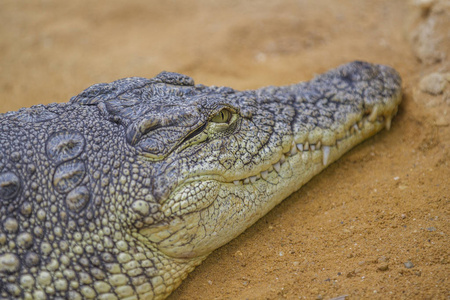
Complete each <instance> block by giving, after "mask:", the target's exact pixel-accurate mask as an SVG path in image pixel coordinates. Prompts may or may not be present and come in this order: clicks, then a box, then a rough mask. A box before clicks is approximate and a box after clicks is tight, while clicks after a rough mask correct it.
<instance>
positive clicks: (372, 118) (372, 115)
mask: <svg viewBox="0 0 450 300" xmlns="http://www.w3.org/2000/svg"><path fill="white" fill-rule="evenodd" d="M377 115H378V106H375V107H374V108H373V110H372V112H371V113H370V115H369V121H370V122H372V123H373V122H375V120H376V119H377Z"/></svg>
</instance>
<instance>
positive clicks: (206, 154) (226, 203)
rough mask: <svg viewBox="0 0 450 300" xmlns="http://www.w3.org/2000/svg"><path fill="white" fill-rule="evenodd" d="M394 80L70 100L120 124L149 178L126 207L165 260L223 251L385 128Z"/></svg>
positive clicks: (182, 88) (363, 68) (181, 79)
mask: <svg viewBox="0 0 450 300" xmlns="http://www.w3.org/2000/svg"><path fill="white" fill-rule="evenodd" d="M400 85H401V81H400V77H399V76H398V74H397V73H396V72H395V71H394V70H393V69H391V68H389V67H386V66H379V65H371V64H368V63H362V62H354V63H351V64H348V65H345V66H342V67H340V68H338V69H335V70H333V71H331V72H328V73H326V74H324V75H321V76H318V77H317V78H315V79H314V80H312V81H310V82H307V83H301V84H297V85H292V86H287V87H267V88H262V89H259V90H252V91H235V90H233V89H230V88H223V87H205V86H202V85H194V81H193V80H192V79H191V78H189V77H187V76H184V75H181V74H176V73H168V72H163V73H161V74H159V75H158V76H156V77H155V78H154V79H151V80H146V79H141V78H128V79H123V80H119V81H116V82H113V83H111V84H109V85H95V86H93V87H91V88H89V89H87V90H86V91H84V92H83V93H82V94H80V95H79V96H77V97H75V98H73V99H72V102H73V103H81V104H91V105H92V104H96V105H98V106H99V108H101V110H102V111H103V113H104V115H105V116H106V117H107V118H109V119H111V120H114V121H115V122H117V123H119V124H121V125H122V126H123V127H124V130H125V138H126V140H127V142H128V144H129V145H130V146H133V147H135V148H136V149H137V150H138V155H139V159H140V160H141V161H142V164H143V165H144V167H147V168H148V169H149V173H150V174H151V176H150V177H151V188H150V189H149V195H148V198H147V199H151V201H150V203H149V202H148V201H145V200H137V201H135V202H133V203H131V204H130V205H131V207H132V209H133V210H134V211H135V212H136V213H137V215H139V216H140V217H139V218H136V220H135V222H134V225H135V226H136V227H137V228H138V231H137V232H138V234H139V235H141V236H142V238H143V239H144V240H147V241H148V242H149V243H152V244H154V245H155V246H156V247H157V248H158V249H159V250H160V251H161V252H163V253H164V254H166V255H167V256H169V257H176V258H193V257H201V256H204V255H207V254H208V253H210V252H211V251H213V250H214V249H216V248H218V247H220V246H221V245H223V244H225V243H227V242H228V241H230V240H231V239H233V238H234V237H236V236H237V235H239V234H240V233H241V232H243V231H244V230H245V229H246V228H248V227H249V226H250V225H251V224H253V223H254V222H256V221H257V220H258V219H259V218H260V217H261V216H263V215H264V214H266V213H267V212H268V211H269V210H270V209H271V208H273V207H274V206H275V205H276V204H278V203H279V202H280V201H281V200H283V199H284V198H285V197H287V196H288V195H289V194H291V193H292V192H294V191H296V190H297V189H299V188H300V186H302V185H303V184H304V183H305V182H307V181H308V180H309V179H310V178H311V177H312V176H314V175H315V174H317V173H318V172H320V171H321V170H322V169H324V167H326V166H327V165H328V164H330V163H331V162H333V161H334V160H336V159H337V158H338V157H340V156H341V155H342V154H343V153H345V152H346V151H347V150H348V149H350V148H351V147H353V146H354V145H356V144H358V143H360V142H361V141H363V140H364V139H366V138H367V137H369V136H371V135H373V134H374V133H376V132H377V131H379V130H381V129H382V128H383V127H388V128H389V127H390V122H391V118H392V116H393V115H394V114H395V113H396V112H397V105H398V104H399V102H400V100H401V87H400Z"/></svg>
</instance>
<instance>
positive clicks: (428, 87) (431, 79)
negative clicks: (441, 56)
mask: <svg viewBox="0 0 450 300" xmlns="http://www.w3.org/2000/svg"><path fill="white" fill-rule="evenodd" d="M446 84H447V81H446V80H445V77H444V76H443V75H442V74H440V73H431V74H429V75H427V76H425V77H424V78H422V80H421V81H420V83H419V87H420V90H421V91H422V92H424V93H428V94H431V95H439V94H442V92H443V91H444V89H445V86H446Z"/></svg>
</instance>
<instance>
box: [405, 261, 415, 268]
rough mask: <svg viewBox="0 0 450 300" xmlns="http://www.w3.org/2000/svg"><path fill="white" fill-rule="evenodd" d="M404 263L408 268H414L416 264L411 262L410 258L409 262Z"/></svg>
mask: <svg viewBox="0 0 450 300" xmlns="http://www.w3.org/2000/svg"><path fill="white" fill-rule="evenodd" d="M404 265H405V268H407V269H411V268H414V264H413V263H412V262H410V261H409V260H408V261H407V262H405V263H404Z"/></svg>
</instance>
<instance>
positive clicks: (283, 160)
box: [280, 154, 286, 165]
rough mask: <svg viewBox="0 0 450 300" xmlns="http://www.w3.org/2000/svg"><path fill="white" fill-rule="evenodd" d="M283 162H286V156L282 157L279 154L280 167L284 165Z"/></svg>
mask: <svg viewBox="0 0 450 300" xmlns="http://www.w3.org/2000/svg"><path fill="white" fill-rule="evenodd" d="M285 161H286V156H284V154H281V157H280V165H282V164H284V162H285Z"/></svg>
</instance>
